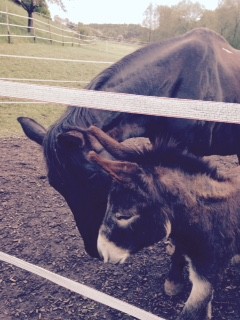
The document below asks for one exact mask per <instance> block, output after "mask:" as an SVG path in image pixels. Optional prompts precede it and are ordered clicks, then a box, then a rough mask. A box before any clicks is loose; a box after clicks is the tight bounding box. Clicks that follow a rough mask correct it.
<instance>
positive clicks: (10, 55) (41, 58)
mask: <svg viewBox="0 0 240 320" xmlns="http://www.w3.org/2000/svg"><path fill="white" fill-rule="evenodd" d="M0 57H2V58H15V59H33V60H49V61H63V62H78V63H94V64H113V63H114V62H113V61H94V60H77V59H62V58H50V57H36V56H22V55H21V56H20V55H13V54H0Z"/></svg>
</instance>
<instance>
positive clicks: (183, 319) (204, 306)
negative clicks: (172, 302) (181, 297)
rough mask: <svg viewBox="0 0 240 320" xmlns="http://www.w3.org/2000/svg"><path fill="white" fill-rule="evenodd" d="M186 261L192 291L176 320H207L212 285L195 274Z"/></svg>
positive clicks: (209, 317)
mask: <svg viewBox="0 0 240 320" xmlns="http://www.w3.org/2000/svg"><path fill="white" fill-rule="evenodd" d="M187 260H188V262H189V278H190V280H191V282H192V290H191V293H190V295H189V297H188V300H187V301H186V303H185V306H184V308H183V311H182V312H181V314H180V316H179V317H178V320H209V319H211V300H212V296H213V287H212V284H211V283H210V282H209V281H208V280H207V279H206V278H204V277H202V276H201V275H199V274H198V273H197V272H196V270H195V268H194V266H193V265H192V263H191V260H190V259H187Z"/></svg>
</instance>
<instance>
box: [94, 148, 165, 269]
mask: <svg viewBox="0 0 240 320" xmlns="http://www.w3.org/2000/svg"><path fill="white" fill-rule="evenodd" d="M89 158H90V160H91V161H94V162H95V163H97V164H98V165H99V166H100V167H101V168H102V169H103V170H104V171H105V172H106V173H107V174H108V175H109V176H110V177H111V178H112V180H113V183H112V186H111V189H110V192H109V196H108V204H107V210H106V214H105V217H104V220H103V222H102V226H101V228H100V231H99V236H98V250H99V254H100V255H101V256H102V257H103V259H104V261H105V262H113V263H122V262H124V261H125V260H126V259H127V258H128V256H129V255H130V254H131V253H134V252H136V251H138V250H140V249H142V248H143V247H146V246H149V245H151V244H153V243H155V242H157V241H159V240H160V239H161V238H162V237H164V236H165V225H166V219H165V215H164V214H163V215H162V219H161V218H159V216H158V217H157V214H156V213H157V212H158V211H159V210H161V208H159V196H158V192H157V189H156V188H157V185H156V184H155V182H154V175H155V172H154V169H153V170H151V169H148V170H147V169H144V168H143V167H141V166H139V165H138V164H137V163H132V162H126V161H112V160H108V159H104V158H101V157H99V156H98V155H96V153H94V152H91V153H90V154H89ZM162 209H163V208H162Z"/></svg>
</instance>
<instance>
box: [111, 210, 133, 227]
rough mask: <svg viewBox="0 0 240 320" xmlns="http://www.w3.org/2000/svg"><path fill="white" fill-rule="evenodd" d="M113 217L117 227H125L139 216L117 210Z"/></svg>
mask: <svg viewBox="0 0 240 320" xmlns="http://www.w3.org/2000/svg"><path fill="white" fill-rule="evenodd" d="M115 218H116V222H117V224H118V226H119V227H122V228H127V227H128V226H130V225H131V224H132V223H133V222H135V221H136V220H137V219H138V218H139V215H130V214H123V213H120V212H118V213H116V215H115Z"/></svg>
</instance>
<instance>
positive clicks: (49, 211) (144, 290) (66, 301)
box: [0, 138, 240, 320]
mask: <svg viewBox="0 0 240 320" xmlns="http://www.w3.org/2000/svg"><path fill="white" fill-rule="evenodd" d="M213 160H214V161H216V163H218V165H219V166H220V167H221V168H222V169H226V168H229V167H232V166H234V165H236V163H237V160H236V158H235V157H214V159H213ZM0 162H1V164H0V168H1V169H0V245H1V247H0V250H1V251H3V252H6V253H8V254H11V255H14V256H16V257H18V258H22V259H25V260H26V261H28V262H31V263H33V264H36V265H38V266H41V267H44V268H46V269H48V270H50V271H53V272H56V273H58V274H60V275H63V276H66V277H69V278H70V279H73V280H76V281H78V282H80V283H83V284H86V285H89V286H90V287H93V288H96V289H98V290H101V291H103V292H105V293H108V294H111V295H112V296H114V297H117V298H120V299H122V300H124V301H127V302H129V303H132V304H134V305H136V306H138V307H140V308H143V309H145V310H147V311H150V312H152V313H154V314H156V315H159V316H161V317H163V318H165V319H169V320H170V319H175V318H176V316H177V313H178V312H179V311H180V310H181V308H182V307H183V304H184V301H186V298H187V295H188V293H189V289H190V285H189V283H188V281H187V280H186V288H185V290H184V292H183V293H182V294H180V295H179V296H176V297H171V298H170V297H168V296H166V295H165V294H164V292H163V283H164V279H165V277H166V274H167V272H168V268H169V258H168V257H167V256H166V255H165V253H164V246H163V244H161V243H159V244H157V245H155V246H153V247H151V248H148V249H145V250H143V251H142V252H140V253H138V254H136V255H135V256H133V257H131V258H130V259H129V261H128V262H127V263H125V264H123V265H118V266H116V265H111V264H103V263H102V262H101V261H98V260H97V259H93V258H90V257H89V256H87V255H86V253H85V252H84V249H83V243H82V240H81V237H80V235H79V233H78V231H77V229H76V226H75V223H74V220H73V216H72V214H71V212H70V210H69V209H68V207H67V205H66V204H65V202H64V200H63V198H62V197H61V196H60V195H59V194H58V193H57V192H55V191H54V190H53V189H52V188H51V187H50V186H49V185H48V181H47V178H46V170H45V166H44V162H43V159H42V154H41V149H40V148H39V147H38V146H37V145H35V144H34V143H33V142H31V141H28V140H27V139H23V138H21V139H20V138H14V139H13V138H11V139H10V138H9V139H0ZM239 288H240V272H239V271H238V270H237V268H236V267H230V268H229V269H227V270H226V272H225V274H224V276H223V279H222V281H221V282H220V283H219V286H218V288H216V290H215V295H214V300H213V319H215V320H221V319H226V320H239V319H240V305H239V301H240V299H239V298H240V291H239ZM22 319H31V320H35V319H43V320H93V319H100V320H102V319H107V320H130V319H134V318H132V317H130V316H128V315H125V314H123V313H120V312H118V311H115V310H112V309H110V308H108V307H105V306H103V305H100V304H98V303H96V302H94V301H91V300H89V299H87V298H84V297H82V296H80V295H77V294H75V293H72V292H71V291H68V290H65V289H63V288H60V287H59V286H57V285H55V284H52V283H51V282H49V281H47V280H43V279H41V278H40V277H38V276H35V275H32V274H30V273H28V272H25V271H22V270H21V269H18V268H16V267H14V266H12V265H8V264H6V263H3V262H0V320H22Z"/></svg>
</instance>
